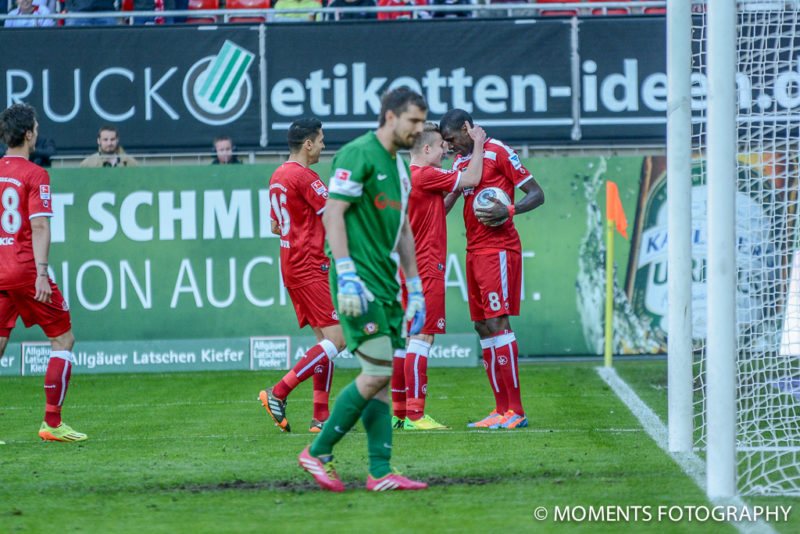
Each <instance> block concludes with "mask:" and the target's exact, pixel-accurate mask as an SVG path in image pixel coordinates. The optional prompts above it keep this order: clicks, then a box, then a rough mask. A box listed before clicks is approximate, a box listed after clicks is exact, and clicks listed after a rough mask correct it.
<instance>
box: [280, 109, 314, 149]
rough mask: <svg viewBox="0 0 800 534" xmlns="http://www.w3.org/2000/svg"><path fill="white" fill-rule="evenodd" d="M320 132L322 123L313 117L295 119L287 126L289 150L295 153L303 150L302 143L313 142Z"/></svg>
mask: <svg viewBox="0 0 800 534" xmlns="http://www.w3.org/2000/svg"><path fill="white" fill-rule="evenodd" d="M320 130H322V122H321V121H320V120H319V119H315V118H313V117H305V118H302V119H297V120H296V121H294V122H293V123H292V124H291V126H289V133H288V135H287V141H288V142H289V150H290V151H292V152H297V151H298V150H300V149H301V148H303V143H305V142H306V139H310V140H311V141H314V140H315V139H316V138H317V136H318V135H319V132H320Z"/></svg>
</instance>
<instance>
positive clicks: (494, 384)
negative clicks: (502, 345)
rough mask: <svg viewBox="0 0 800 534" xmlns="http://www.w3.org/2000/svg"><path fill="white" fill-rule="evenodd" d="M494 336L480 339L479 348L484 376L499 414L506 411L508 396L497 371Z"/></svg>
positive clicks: (500, 375)
mask: <svg viewBox="0 0 800 534" xmlns="http://www.w3.org/2000/svg"><path fill="white" fill-rule="evenodd" d="M494 341H495V338H494V337H487V338H486V339H481V349H482V350H483V368H484V369H486V376H487V377H488V378H489V386H490V387H491V388H492V393H493V394H494V404H495V410H497V413H499V414H500V415H503V414H504V413H506V412H507V411H508V397H507V396H506V389H505V384H504V383H503V375H502V374H501V373H500V372H499V369H498V365H497V361H496V360H497V358H496V356H495V350H494Z"/></svg>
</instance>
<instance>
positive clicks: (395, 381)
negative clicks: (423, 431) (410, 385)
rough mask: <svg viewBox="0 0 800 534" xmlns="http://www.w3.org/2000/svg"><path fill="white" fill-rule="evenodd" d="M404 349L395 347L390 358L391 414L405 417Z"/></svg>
mask: <svg viewBox="0 0 800 534" xmlns="http://www.w3.org/2000/svg"><path fill="white" fill-rule="evenodd" d="M405 362H406V351H405V350H403V349H395V351H394V358H392V414H393V415H394V416H395V417H399V418H400V419H405V418H406V374H405Z"/></svg>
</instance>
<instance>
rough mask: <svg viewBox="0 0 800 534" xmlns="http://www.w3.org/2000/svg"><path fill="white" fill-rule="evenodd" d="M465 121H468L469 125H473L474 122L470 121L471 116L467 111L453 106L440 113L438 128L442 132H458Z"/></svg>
mask: <svg viewBox="0 0 800 534" xmlns="http://www.w3.org/2000/svg"><path fill="white" fill-rule="evenodd" d="M465 122H468V123H469V125H470V126H475V123H474V122H472V116H471V115H470V114H469V113H467V112H466V111H464V110H463V109H459V108H453V109H451V110H449V111H448V112H447V113H445V114H444V115H442V118H441V120H439V130H440V131H442V132H445V131H447V130H450V131H451V132H460V131H461V127H462V126H464V123H465Z"/></svg>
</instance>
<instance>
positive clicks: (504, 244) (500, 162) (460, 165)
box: [453, 138, 533, 252]
mask: <svg viewBox="0 0 800 534" xmlns="http://www.w3.org/2000/svg"><path fill="white" fill-rule="evenodd" d="M470 159H472V154H470V155H468V156H460V157H459V158H458V159H456V161H455V163H454V164H453V168H455V169H459V170H462V171H463V170H464V169H466V168H467V165H469V160H470ZM531 179H533V175H532V174H531V173H530V172H529V171H528V169H526V168H525V167H524V166H523V165H522V163H521V162H520V160H519V156H518V155H517V153H516V152H514V150H513V149H512V148H510V147H508V146H506V145H505V144H504V143H503V142H501V141H498V140H497V139H492V138H488V139H486V143H484V145H483V172H482V173H481V181H480V182H479V183H478V185H477V186H475V187H474V188H465V189H464V191H463V195H464V226H465V227H466V229H467V251H468V252H477V251H481V250H483V251H490V252H491V251H496V250H514V251H516V252H522V246H521V245H520V242H519V234H518V233H517V229H516V228H514V222H513V221H512V220H510V219H509V220H508V221H506V222H504V223H503V224H501V225H500V226H486V225H485V224H483V223H481V222H479V221H478V218H477V217H475V212H473V211H472V202H473V200H474V199H475V194H476V193H478V192H479V191H481V190H482V189H485V188H487V187H499V188H500V189H502V190H503V191H505V192H506V194H507V195H508V198H510V199H511V202H512V203H513V202H514V188H515V187H520V186H521V185H522V184H524V183H525V182H527V181H528V180H531Z"/></svg>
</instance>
